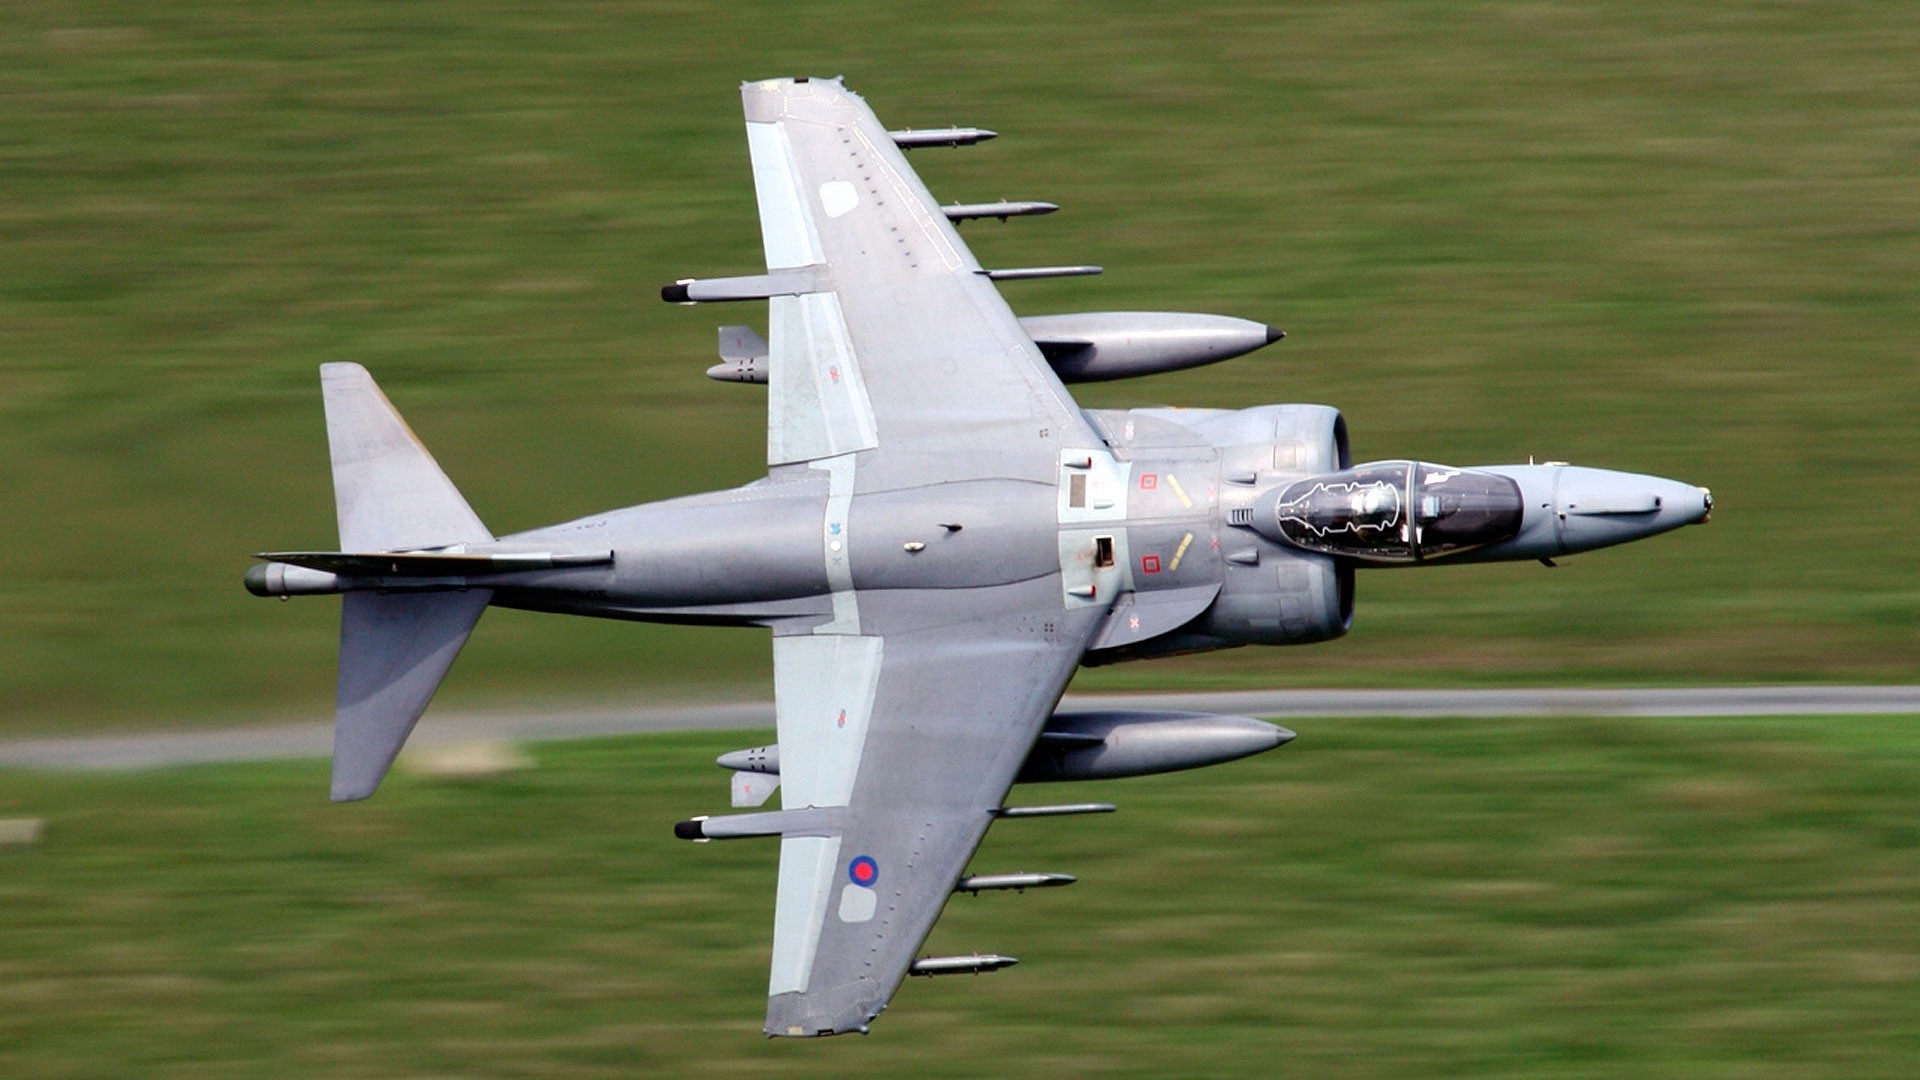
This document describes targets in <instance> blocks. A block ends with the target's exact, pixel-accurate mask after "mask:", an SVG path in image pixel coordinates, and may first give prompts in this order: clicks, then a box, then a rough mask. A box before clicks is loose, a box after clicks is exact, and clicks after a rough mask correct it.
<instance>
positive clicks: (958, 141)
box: [887, 127, 1000, 150]
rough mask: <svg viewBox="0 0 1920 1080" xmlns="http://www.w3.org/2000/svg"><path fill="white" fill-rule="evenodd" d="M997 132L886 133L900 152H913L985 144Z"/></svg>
mask: <svg viewBox="0 0 1920 1080" xmlns="http://www.w3.org/2000/svg"><path fill="white" fill-rule="evenodd" d="M999 134H1000V133H999V132H997V131H988V130H987V129H986V128H977V127H946V128H921V129H919V130H917V131H916V130H914V129H912V128H907V129H904V130H901V131H889V132H887V138H889V139H892V140H893V145H895V146H897V147H899V148H900V149H902V150H913V149H916V148H918V147H922V146H972V145H973V144H974V143H982V142H986V141H987V140H988V139H991V138H994V137H996V136H998V135H999Z"/></svg>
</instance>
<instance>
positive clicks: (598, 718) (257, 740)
mask: <svg viewBox="0 0 1920 1080" xmlns="http://www.w3.org/2000/svg"><path fill="white" fill-rule="evenodd" d="M1066 705H1067V706H1068V707H1072V708H1082V709H1088V708H1095V709H1129V708H1130V709H1197V710H1200V711H1203V712H1217V713H1238V714H1243V715H1247V716H1263V717H1268V718H1271V719H1294V720H1299V719H1312V718H1317V717H1338V716H1409V717H1441V716H1781V715H1786V716H1812V715H1862V714H1868V713H1913V714H1915V715H1920V686H1768V687H1727V688H1705V689H1685V690H1244V691H1225V692H1213V693H1189V694H1072V695H1068V697H1067V701H1066ZM772 729H773V705H772V703H770V702H764V701H758V702H741V703H737V704H727V705H669V706H641V707H636V708H631V709H575V710H562V711H555V712H548V713H539V714H515V715H506V714H483V713H473V714H457V713H456V714H439V713H429V714H428V716H427V717H426V719H424V720H422V721H421V722H420V727H419V729H418V730H417V731H415V732H414V735H413V740H412V743H413V745H433V744H436V743H438V744H445V743H460V742H474V741H484V740H507V741H513V742H521V741H538V740H546V739H579V738H588V737H591V736H596V735H624V734H630V733H634V732H647V731H701V730H717V731H734V730H738V731H748V732H754V733H753V734H749V735H747V736H745V737H743V738H742V740H741V741H742V742H743V743H746V742H753V741H767V740H770V739H771V738H772V735H771V732H772ZM332 744H333V728H332V724H331V722H330V721H313V722H308V723H297V724H280V725H272V726H259V727H243V728H212V729H201V730H196V731H172V732H161V733H153V734H141V735H91V736H79V737H69V738H51V739H16V740H11V741H0V766H8V765H12V766H27V767H31V768H46V769H140V768H153V767H158V766H165V765H186V764H193V763H197V762H214V761H266V760H273V759H281V758H309V757H326V756H327V755H328V754H330V753H331V752H332Z"/></svg>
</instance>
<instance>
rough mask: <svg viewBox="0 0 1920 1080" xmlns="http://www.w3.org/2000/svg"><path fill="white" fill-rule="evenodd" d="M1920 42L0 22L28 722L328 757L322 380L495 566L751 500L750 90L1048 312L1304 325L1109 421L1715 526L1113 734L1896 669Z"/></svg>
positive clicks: (1362, 23)
mask: <svg viewBox="0 0 1920 1080" xmlns="http://www.w3.org/2000/svg"><path fill="white" fill-rule="evenodd" d="M1900 12H1905V13H1906V14H1907V15H1911V14H1912V9H1911V8H1910V7H1907V6H1905V5H1898V4H1896V5H1882V4H1869V3H1857V4H1845V3H1840V4H1819V5H1784V4H1781V5H1751V4H1731V3H1702V4H1688V5H1680V6H1674V5H1665V4H1648V3H1598V4H1556V3H1528V4H1489V3H1459V4H1453V3H1449V4H1431V3H1384V4H1368V5H1304V6H1297V7H1292V6H1289V7H1281V8H1277V9H1270V8H1269V7H1268V6H1267V5H1245V4H1231V3H1211V4H1208V3H1203V4H1196V5H1165V4H1149V3H1141V2H1127V3H1103V4H1097V5H1096V4H1084V3H1058V4H1050V5H1045V6H1043V7H1036V8H1027V7H1022V6H1014V5H997V4H954V5H942V6H941V7H940V9H939V10H938V11H929V10H928V9H926V8H925V7H924V6H923V5H908V4H875V5H861V6H860V7H859V9H858V11H857V13H856V12H855V11H853V10H851V9H848V8H847V7H845V6H844V5H837V4H822V3H801V4H792V5H783V6H782V7H781V8H780V9H778V13H777V14H776V13H773V12H770V11H767V10H763V9H760V8H758V7H755V6H753V5H708V4H674V3H656V4H644V5H621V4H607V3H566V2H561V3H552V4H542V5H538V6H537V7H535V8H532V9H528V8H526V7H524V6H523V5H515V4H502V3H486V2H475V3H462V4H392V3H387V2H385V0H382V2H378V3H374V2H370V0H342V2H337V3H327V4H323V5H262V4H257V3H241V2H237V0H187V2H182V3H170V4H165V5H147V4H131V3H125V2H93V3H88V2H81V0H70V2H38V0H20V2H16V3H10V4H9V5H8V6H7V12H6V18H5V20H4V26H0V129H3V130H4V134H0V461H5V463H6V464H5V467H4V468H0V506H4V507H5V508H6V510H7V528H6V529H5V533H4V537H0V642H4V644H5V646H6V647H5V648H4V649H0V731H14V732H21V731H30V730H55V729H58V730H73V729H76V728H85V727H107V726H112V725H116V724H122V723H128V722H141V723H179V722H191V721H195V720H199V719H203V718H206V719H218V720H231V719H234V718H235V717H244V716H249V715H268V714H271V715H284V714H287V713H312V712H316V711H322V710H324V709H325V707H326V705H327V703H328V702H329V701H330V694H331V691H330V683H331V679H332V650H333V647H334V633H335V631H334V625H333V624H334V620H335V618H336V616H335V615H334V609H335V605H334V604H333V603H332V602H331V601H318V602H311V603H297V604H288V605H285V606H282V605H277V604H268V603H264V602H261V601H256V600H253V599H252V598H250V597H248V596H246V595H245V594H244V593H243V592H242V591H241V589H240V587H239V575H240V573H241V571H242V570H243V569H244V568H245V566H246V565H247V562H248V560H247V558H246V556H247V553H249V552H251V551H256V550H264V549H269V548H298V547H326V546H328V545H329V544H330V543H331V542H332V540H333V531H332V530H333V524H332V508H331V501H330V497H329V492H328V479H327V473H326V456H325V445H324V436H323V432H322V429H321V423H320V406H319V400H318V394H317V386H316V382H317V380H316V378H315V375H314V368H315V366H316V365H317V364H319V363H321V362H325V361H329V360H357V361H361V362H363V363H365V364H367V365H368V366H369V367H371V368H372V369H373V370H374V372H375V373H376V374H377V375H378V376H379V377H380V378H381V379H382V380H383V382H384V384H385V385H386V387H387V389H388V390H389V392H390V394H391V396H392V397H393V398H394V400H395V401H396V402H397V403H398V404H399V406H400V407H401V408H402V410H403V411H404V412H405V413H406V414H407V415H408V417H409V419H410V420H411V421H412V422H413V424H414V426H415V427H416V428H417V429H418V430H419V431H420V432H421V434H422V435H423V437H424V438H425V439H426V440H427V442H428V443H429V445H431V446H432V447H434V448H435V450H436V451H437V452H438V453H439V455H440V457H441V459H442V461H443V463H444V464H445V466H446V467H447V469H448V471H449V472H450V473H451V474H452V475H453V476H454V478H455V479H456V480H457V481H458V482H459V483H460V484H461V485H462V486H463V488H464V489H465V490H466V492H467V493H468V495H469V497H470V498H471V500H472V502H473V503H474V505H475V506H476V508H477V509H478V510H479V511H480V513H481V515H482V517H483V518H485V519H486V520H487V521H488V522H489V523H490V524H491V525H493V526H494V527H495V528H496V529H499V530H501V531H508V530H513V529H517V528H524V527H529V526H532V525H536V524H541V523H546V522H550V521H555V520H562V519H566V518H569V517H572V516H576V515H580V514H584V513H588V512H592V511H594V510H597V509H600V508H603V507H607V506H613V505H622V504H626V503H631V502H636V501H640V500H643V499H648V498H655V497H660V496H665V495H669V494H676V493H681V492H686V491H691V490H699V489H703V488H708V487H713V486H719V485H724V484H731V483H738V482H742V481H745V480H748V479H751V478H752V477H754V476H756V475H758V473H759V470H760V468H761V465H760V448H761V446H762V435H761V427H762V424H763V415H762V411H763V406H762V403H761V398H762V395H761V392H760V391H759V390H757V389H754V388H749V387H737V386H722V385H719V384H715V383H711V382H709V381H708V380H706V379H704V378H702V377H701V371H702V370H703V368H704V367H705V366H706V365H707V364H708V363H709V362H710V360H711V355H710V354H711V352H712V343H713V327H714V326H715V325H716V324H718V323H720V322H724V321H731V320H737V319H740V318H746V319H749V320H753V319H757V318H758V315H759V313H758V312H755V311H752V310H748V309H746V308H742V309H741V310H733V309H728V310H726V311H715V310H704V309H703V310H687V309H681V308H676V307H669V306H667V305H663V304H660V303H659V302H658V301H657V300H656V299H654V290H655V289H656V287H657V286H658V285H659V284H660V283H662V282H664V281H668V280H671V279H673V278H675V277H678V276H683V275H686V274H693V273H709V274H711V273H739V272H747V271H750V270H752V269H754V267H755V266H757V265H758V263H757V260H758V258H759V248H758V237H757V226H756V223H755V219H754V213H753V199H752V193H751V186H750V181H749V177H748V173H747V169H746V155H745V151H744V145H743V143H744V140H743V139H742V137H741V131H740V118H739V114H738V109H739V105H738V98H737V95H736V93H735V86H736V84H737V82H738V81H740V80H741V79H745V78H754V77H761V76H766V75H773V74H790V73H803V72H810V73H816V74H835V73H844V74H846V75H847V76H848V78H849V81H850V84H851V85H852V86H854V87H855V88H856V89H858V90H860V91H861V92H863V93H864V94H866V95H867V97H868V98H869V100H870V101H872V102H873V104H874V105H875V107H876V108H877V110H878V111H879V113H880V115H881V116H882V118H883V119H884V120H886V121H887V122H889V123H892V124H895V125H900V126H907V125H919V126H927V125H935V124H944V123H977V124H982V125H985V126H990V127H994V128H997V129H1000V130H1001V131H1003V132H1004V136H1003V137H1002V138H1001V139H1000V140H998V141H997V142H994V143H991V144H988V145H986V146H983V147H979V148H976V149H972V150H968V151H962V152H940V153H935V152H928V153H925V154H921V155H916V157H915V159H914V160H915V162H916V165H917V166H918V167H920V168H921V169H922V171H923V172H924V174H925V175H926V177H927V178H928V180H929V182H930V184H931V186H932V187H933V189H934V190H935V191H936V193H938V194H939V195H941V196H942V197H945V198H953V199H976V198H993V197H998V196H1003V195H1004V196H1007V197H1038V198H1048V199H1054V200H1056V201H1058V202H1060V203H1062V204H1063V205H1064V206H1065V207H1066V209H1065V211H1064V212H1063V213H1061V214H1058V215H1055V216H1053V217H1050V218H1047V219H1044V220H1039V221H1032V222H1016V223H1013V224H1010V225H1006V226H996V225H994V224H992V223H987V224H986V225H985V227H974V226H969V228H968V231H967V235H968V236H969V238H970V239H971V240H972V242H973V243H974V245H975V247H976V249H977V250H978V251H979V253H980V255H981V257H982V259H983V260H984V261H986V262H987V263H988V264H990V265H993V264H999V265H1021V264H1030V263H1034V262H1083V261H1084V262H1096V263H1101V264H1104V265H1105V266H1106V267H1108V271H1109V272H1108V274H1107V275H1106V276H1105V277H1102V278H1098V279H1087V280H1076V281H1070V282H1059V283H1036V284H1030V285H1009V286H1008V287H1007V293H1008V295H1009V298H1010V300H1011V302H1012V303H1013V304H1014V306H1015V308H1016V310H1018V311H1020V312H1023V313H1039V312H1050V311H1071V310H1088V309H1096V310H1097V309H1153V308H1174V309H1191V310H1204V311H1219V312H1222V313H1227V314H1235V315H1242V316H1248V317H1254V318H1260V319H1263V320H1268V321H1272V322H1275V323H1277V324H1279V325H1282V326H1284V327H1286V328H1287V329H1288V330H1290V331H1291V332H1292V335H1293V336H1292V337H1291V338H1290V339H1289V340H1288V341H1287V342H1286V343H1284V344H1282V345H1280V346H1278V347H1276V348H1274V349H1272V350H1269V351H1267V352H1265V353H1262V354H1259V355H1257V356H1255V357H1252V358H1248V359H1243V360H1240V361H1236V362H1232V363H1229V364H1226V365H1222V366H1219V367H1215V368H1211V369H1206V370H1203V371H1198V372H1192V373H1188V374H1183V375H1179V376H1172V377H1162V378H1156V379H1151V380H1144V381H1140V382H1137V383H1131V384H1128V383H1122V384H1113V385H1108V386H1102V387H1095V388H1090V389H1088V391H1087V392H1086V393H1085V394H1084V395H1082V399H1083V400H1084V401H1085V402H1087V403H1088V404H1094V405H1103V406H1108V405H1124V404H1142V403H1175V404H1214V405H1225V406H1245V405H1252V404H1258V403H1266V402H1271V401H1282V400H1298V401H1320V402H1328V403H1332V404H1336V405H1339V406H1341V407H1342V408H1343V409H1344V410H1345V411H1346V413H1347V415H1348V418H1349V421H1350V423H1351V426H1352V429H1353V432H1354V443H1355V449H1356V452H1357V453H1358V454H1360V455H1362V456H1370V457H1386V456H1396V455H1410V456H1421V457H1426V458H1429V459H1432V460H1437V461H1442V462H1450V463H1456V464H1471V463H1475V462H1491V461H1514V460H1524V459H1526V457H1527V456H1528V455H1539V456H1540V457H1542V458H1565V459H1571V460H1575V461H1579V462H1585V463H1591V464H1597V465H1606V466H1611V467H1618V468H1625V469H1632V470H1640V471H1647V472H1655V473H1661V474H1666V475H1672V476H1677V477H1680V478H1684V479H1686V480H1689V481H1692V482H1695V483H1701V484H1706V485H1709V486H1711V487H1712V488H1713V489H1714V490H1715V493H1716V495H1717V496H1718V499H1719V502H1720V506H1721V510H1720V512H1719V513H1717V514H1716V520H1715V522H1714V523H1713V524H1712V525H1711V526H1709V527H1708V528H1705V529H1695V530H1689V531H1687V532H1685V533H1683V534H1680V535H1678V536H1674V537H1667V538H1662V539H1660V540H1656V541H1653V542H1651V543H1649V544H1646V545H1644V546H1641V547H1637V548H1634V549H1631V550H1623V551H1616V552H1604V553H1600V554H1597V555H1594V556H1589V557H1584V558H1581V559H1575V560H1570V561H1569V562H1568V563H1567V564H1566V565H1564V566H1563V567H1562V568H1561V569H1559V570H1556V571H1552V572H1548V571H1545V570H1542V569H1540V568H1538V567H1534V566H1531V565H1527V566H1507V567H1492V568H1476V569H1456V570H1439V571H1433V572H1422V573H1415V574H1404V575H1396V574H1376V575H1370V576H1367V577H1365V578H1363V579H1362V583H1361V588H1362V594H1361V602H1360V609H1359V618H1358V622H1357V627H1356V630H1355V632H1354V634H1353V635H1352V636H1351V637H1350V638H1348V639H1347V640H1345V641H1342V642H1340V643H1337V644H1334V645H1330V646H1322V647H1318V648H1315V649H1312V650H1301V651H1298V652H1288V653H1274V652H1271V651H1253V652H1244V651H1243V652H1240V653H1235V654H1227V655H1221V656H1215V657H1208V658H1199V659H1195V660H1188V661H1179V662H1170V663H1165V664H1156V665H1135V666H1128V667H1121V668H1117V669H1110V670H1108V671H1103V672H1098V673H1093V674H1090V675H1088V676H1086V677H1085V678H1084V679H1083V680H1082V684H1083V685H1091V686H1096V687H1124V686H1142V685H1154V686H1167V685H1179V684H1183V683H1184V684H1189V685H1203V684H1206V685H1232V684H1236V683H1238V684H1245V683H1251V682H1259V683H1274V682H1285V683H1293V684H1321V685H1324V684H1338V683H1342V682H1347V681H1353V680H1362V681H1366V682H1370V683H1400V684H1410V685H1425V684H1432V683H1448V684H1514V683H1549V682H1553V683H1557V682H1564V681H1575V682H1585V683H1637V682H1684V681H1696V680H1698V681H1775V680H1783V681H1812V680H1838V679H1845V680H1866V681H1874V680H1905V679H1910V678H1912V677H1913V671H1914V668H1915V666H1916V660H1920V647H1917V646H1920V635H1917V634H1916V630H1917V629H1920V567H1917V566H1916V563H1915V560H1913V559H1912V558H1911V557H1910V554H1909V553H1910V551H1911V548H1912V539H1911V538H1912V536H1913V535H1914V534H1915V531H1916V529H1917V528H1920V500H1916V499H1915V498H1914V497H1913V495H1912V491H1911V490H1910V488H1911V484H1910V480H1911V477H1912V475H1913V472H1914V470H1913V465H1912V463H1913V462H1914V461H1915V460H1916V456H1920V438H1916V433H1915V425H1914V423H1913V419H1912V418H1913V411H1914V408H1915V406H1916V405H1920V371H1916V367H1915V365H1914V363H1913V362H1912V360H1913V358H1912V352H1913V349H1912V345H1913V342H1914V338H1915V334H1914V327H1915V325H1916V321H1917V320H1916V316H1920V277H1917V276H1916V274H1915V273H1914V268H1915V267H1916V266H1920V228H1916V225H1915V222H1916V221H1920V185H1916V184H1915V183H1914V182H1913V176H1914V170H1913V166H1914V161H1915V159H1916V158H1915V155H1916V152H1917V151H1920V143H1916V136H1915V132H1916V131H1920V75H1916V73H1915V71H1916V69H1915V65H1914V64H1913V63H1912V58H1913V57H1914V56H1915V55H1920V20H1915V19H1912V18H1910V17H1902V16H1901V15H1900V14H1898V13H1900ZM766 671H767V649H766V644H765V642H764V639H763V637H762V636H761V635H758V634H754V633H747V632H738V633H727V632H719V631H713V632H700V631H690V630H684V629H671V630H661V629H652V628H643V627H631V626H620V625H613V624H599V623H579V622H576V621H567V620H554V619H546V618H540V617H537V616H527V615H521V614H518V613H512V612H497V613H494V614H492V615H489V616H488V618H487V620H486V621H485V624H484V625H483V627H482V629H481V631H480V633H479V634H478V635H477V636H476V638H475V641H474V644H473V646H472V647H471V650H470V652H469V655H468V657H467V659H466V660H464V661H463V662H462V664H461V668H460V670H459V671H458V672H457V673H456V674H455V675H454V677H453V678H452V680H451V681H450V682H449V684H448V686H447V689H446V693H447V694H448V697H449V700H451V701H454V702H465V703H476V702H486V703H488V704H489V705H499V704H500V703H502V702H511V701H541V700H548V699H551V698H552V697H554V696H555V695H581V696H585V697H590V698H600V699H614V700H619V699H630V698H633V697H635V696H639V695H644V694H648V693H652V692H655V688H657V687H661V686H663V685H670V686H672V687H673V692H674V693H687V692H699V693H711V694H722V695H728V696H739V695H746V694H762V693H765V692H766V689H767V685H768V680H767V676H766Z"/></svg>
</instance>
